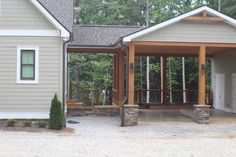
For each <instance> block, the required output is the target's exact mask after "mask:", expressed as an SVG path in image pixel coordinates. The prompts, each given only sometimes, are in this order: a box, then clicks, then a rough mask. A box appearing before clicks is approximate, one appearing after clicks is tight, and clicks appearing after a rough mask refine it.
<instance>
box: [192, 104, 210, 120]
mask: <svg viewBox="0 0 236 157" xmlns="http://www.w3.org/2000/svg"><path fill="white" fill-rule="evenodd" d="M209 120H210V106H209V105H194V111H193V121H194V122H196V123H198V124H209Z"/></svg>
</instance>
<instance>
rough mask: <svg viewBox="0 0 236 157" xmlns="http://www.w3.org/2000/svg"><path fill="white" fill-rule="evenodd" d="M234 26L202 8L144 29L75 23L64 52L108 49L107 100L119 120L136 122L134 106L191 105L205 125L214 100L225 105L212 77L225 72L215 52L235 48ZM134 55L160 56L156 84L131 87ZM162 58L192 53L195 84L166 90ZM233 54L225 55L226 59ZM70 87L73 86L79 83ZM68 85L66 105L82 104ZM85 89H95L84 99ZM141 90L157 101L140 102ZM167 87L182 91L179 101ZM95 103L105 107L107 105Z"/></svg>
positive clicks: (130, 123)
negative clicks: (109, 81) (208, 66)
mask: <svg viewBox="0 0 236 157" xmlns="http://www.w3.org/2000/svg"><path fill="white" fill-rule="evenodd" d="M235 26H236V21H235V20H234V19H232V18H230V17H227V16H226V15H223V14H222V13H219V12H217V11H215V10H212V9H210V8H208V7H202V8H198V9H196V10H194V11H191V12H189V13H186V14H183V15H181V16H178V17H176V18H173V19H170V20H168V21H165V22H163V23H160V24H157V25H154V26H152V27H149V28H146V29H144V28H142V27H121V26H94V27H93V26H77V27H78V28H76V27H74V32H76V33H77V34H76V33H74V34H75V40H74V42H73V43H72V44H69V45H68V53H93V54H99V53H108V54H110V55H111V56H112V57H113V74H112V75H113V76H112V77H113V85H112V92H111V93H112V101H111V103H110V104H107V105H108V106H109V107H111V106H113V107H116V108H120V109H121V112H122V125H124V126H132V125H137V124H138V112H139V108H140V107H141V108H149V109H157V110H162V109H164V110H166V109H167V110H170V109H177V110H179V109H191V110H193V115H194V116H193V120H194V121H195V122H197V123H201V124H206V123H209V117H210V108H213V107H215V108H217V109H220V107H218V106H219V105H218V106H217V104H218V103H219V101H221V103H222V105H221V106H224V105H226V102H225V101H224V100H221V99H220V98H222V96H221V95H222V93H225V92H224V91H223V92H219V89H220V87H219V83H217V81H215V79H214V78H215V75H216V74H217V73H219V72H218V71H221V73H222V71H223V72H224V71H225V70H224V69H220V68H219V67H222V66H224V65H225V64H227V60H224V61H223V60H222V62H221V61H220V60H221V59H220V57H218V56H221V55H225V56H234V55H228V54H229V53H234V52H236V38H235V36H236V29H235ZM88 32H92V33H90V34H89V33H88ZM137 56H144V57H147V56H158V57H161V58H162V62H161V63H162V68H163V69H162V76H161V77H162V83H161V88H160V89H143V88H140V89H137V88H136V87H135V57H137ZM168 57H194V58H198V67H197V69H198V89H173V90H171V91H170V90H168V89H167V83H166V82H167V81H166V63H167V58H168ZM207 58H210V59H211V60H212V62H213V63H214V64H213V65H212V76H211V77H212V78H211V79H212V88H211V89H210V90H209V91H208V90H206V84H205V83H206V59H207ZM216 58H217V59H216ZM233 59H234V58H233V57H231V60H232V62H233ZM230 62H231V61H230ZM232 65H233V63H232ZM173 66H174V65H173ZM224 67H225V68H227V67H226V66H224ZM233 72H234V71H233V70H232V71H230V73H233ZM235 73H236V72H235ZM232 84H234V83H232ZM74 86H75V87H76V88H78V86H79V85H78V84H75V85H74ZM216 88H217V89H218V90H216ZM71 89H72V83H69V88H68V91H69V92H68V104H67V105H68V109H78V108H81V107H83V105H81V104H78V103H76V102H73V101H71V98H72V97H71V95H72V90H71ZM91 92H92V93H93V94H94V95H99V94H98V93H96V90H94V89H93V90H89V89H88V94H87V98H88V99H89V93H91ZM147 92H149V93H151V92H153V93H156V94H157V93H158V94H157V96H156V97H157V101H155V102H154V103H153V102H151V103H148V104H147V103H145V101H143V97H144V95H145V94H144V93H147ZM169 92H171V93H181V94H180V95H181V97H182V95H185V96H183V99H181V101H179V102H173V101H170V100H169V99H168V93H169ZM217 93H218V95H217ZM220 94H221V95H220ZM231 94H232V93H231ZM191 95H194V97H195V100H192V99H191V97H193V96H191ZM217 97H218V98H217ZM216 98H217V99H216ZM97 99H98V98H97ZM218 99H219V100H218ZM216 100H217V101H216ZM85 105H86V104H85ZM87 105H88V104H87ZM235 105H236V104H234V102H231V103H230V104H229V106H232V107H233V106H235ZM98 106H99V103H98V101H97V100H96V99H95V102H94V103H93V104H92V106H90V107H93V108H94V107H95V108H96V107H98ZM99 107H104V108H106V107H107V106H99ZM223 110H224V109H223ZM224 111H226V110H224Z"/></svg>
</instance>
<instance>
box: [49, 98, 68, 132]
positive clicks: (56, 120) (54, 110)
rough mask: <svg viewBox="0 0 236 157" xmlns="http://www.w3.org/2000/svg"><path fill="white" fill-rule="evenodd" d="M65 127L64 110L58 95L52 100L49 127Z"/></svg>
mask: <svg viewBox="0 0 236 157" xmlns="http://www.w3.org/2000/svg"><path fill="white" fill-rule="evenodd" d="M63 127H64V114H63V111H62V104H61V102H60V101H59V100H58V98H57V95H56V94H55V95H54V98H53V99H52V102H51V109H50V118H49V129H54V130H61V129H62V128H63Z"/></svg>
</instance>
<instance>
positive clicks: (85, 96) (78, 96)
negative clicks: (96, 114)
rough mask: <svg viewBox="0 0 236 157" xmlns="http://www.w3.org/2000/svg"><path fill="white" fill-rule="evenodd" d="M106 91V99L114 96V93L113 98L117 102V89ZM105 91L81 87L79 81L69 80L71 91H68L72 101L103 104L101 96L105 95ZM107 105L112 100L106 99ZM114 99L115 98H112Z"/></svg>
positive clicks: (69, 98)
mask: <svg viewBox="0 0 236 157" xmlns="http://www.w3.org/2000/svg"><path fill="white" fill-rule="evenodd" d="M105 92H106V96H107V97H106V99H107V98H109V97H112V96H111V94H112V95H114V96H113V97H114V98H113V99H114V102H117V97H118V96H117V91H116V90H113V91H110V92H108V91H105ZM103 94H104V93H103V91H100V90H98V89H84V88H81V87H80V86H79V84H78V83H73V82H72V81H70V82H69V92H68V100H70V101H75V102H79V103H81V104H83V105H102V103H101V100H100V99H101V98H103V97H101V96H103ZM105 101H106V102H105V105H107V103H110V104H109V105H111V104H112V102H107V100H105ZM112 101H113V100H112Z"/></svg>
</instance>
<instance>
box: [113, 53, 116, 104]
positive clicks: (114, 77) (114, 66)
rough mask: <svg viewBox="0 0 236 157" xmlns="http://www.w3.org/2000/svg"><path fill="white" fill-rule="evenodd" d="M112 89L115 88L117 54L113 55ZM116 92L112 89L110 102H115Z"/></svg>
mask: <svg viewBox="0 0 236 157" xmlns="http://www.w3.org/2000/svg"><path fill="white" fill-rule="evenodd" d="M113 90H117V55H116V54H114V56H113ZM116 99H117V98H116V93H115V92H114V91H113V98H112V103H113V104H115V103H116Z"/></svg>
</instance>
